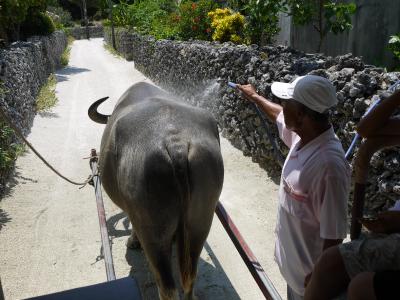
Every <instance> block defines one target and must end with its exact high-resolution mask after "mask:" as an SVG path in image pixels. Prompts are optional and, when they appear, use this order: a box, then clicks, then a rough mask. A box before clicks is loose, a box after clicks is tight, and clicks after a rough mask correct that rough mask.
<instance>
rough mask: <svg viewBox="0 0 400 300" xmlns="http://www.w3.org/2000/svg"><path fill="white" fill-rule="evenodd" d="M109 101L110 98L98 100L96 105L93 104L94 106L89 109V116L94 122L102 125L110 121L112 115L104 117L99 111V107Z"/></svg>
mask: <svg viewBox="0 0 400 300" xmlns="http://www.w3.org/2000/svg"><path fill="white" fill-rule="evenodd" d="M107 99H108V97H104V98H101V99H99V100H97V101H96V102H95V103H93V104H92V105H90V107H89V109H88V115H89V118H90V119H91V120H92V121H95V122H96V123H100V124H107V121H108V118H109V117H110V115H103V114H101V113H99V112H98V111H97V107H99V105H100V104H102V103H103V102H104V101H106V100H107Z"/></svg>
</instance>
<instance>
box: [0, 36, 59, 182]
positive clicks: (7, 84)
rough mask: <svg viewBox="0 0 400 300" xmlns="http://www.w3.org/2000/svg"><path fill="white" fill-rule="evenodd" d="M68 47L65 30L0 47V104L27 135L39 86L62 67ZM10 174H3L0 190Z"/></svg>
mask: <svg viewBox="0 0 400 300" xmlns="http://www.w3.org/2000/svg"><path fill="white" fill-rule="evenodd" d="M66 46H67V37H66V35H65V33H64V32H62V31H56V32H54V33H53V34H52V35H50V36H48V37H32V38H30V39H28V41H27V42H15V43H13V44H11V45H10V46H9V47H8V48H5V49H0V105H1V107H2V109H3V110H5V112H6V113H7V114H8V116H9V117H10V118H11V119H12V120H13V122H15V124H16V125H17V126H18V127H19V128H21V129H22V131H23V132H24V133H25V134H27V133H28V132H29V130H30V128H31V126H32V123H33V119H34V117H35V114H36V109H35V103H36V97H37V95H38V93H39V91H40V88H41V87H42V86H43V84H45V83H46V81H47V78H48V77H49V75H50V74H51V73H52V72H54V70H55V69H56V68H57V67H58V66H60V57H61V54H62V53H63V51H64V49H65V47H66ZM11 142H15V139H14V140H13V141H11ZM3 146H6V145H2V147H3ZM5 148H7V147H5ZM3 150H4V149H3ZM7 176H8V174H1V175H0V177H1V178H0V189H1V184H2V183H4V179H5V178H6V177H7Z"/></svg>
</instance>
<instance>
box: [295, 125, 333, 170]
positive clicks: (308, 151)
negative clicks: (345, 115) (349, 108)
mask: <svg viewBox="0 0 400 300" xmlns="http://www.w3.org/2000/svg"><path fill="white" fill-rule="evenodd" d="M332 139H336V135H335V131H334V130H333V127H332V126H331V127H330V128H329V129H327V130H325V131H324V132H323V133H321V134H320V135H319V136H317V137H316V138H314V139H313V140H311V141H310V142H308V143H307V144H306V145H304V146H303V148H301V149H300V150H297V148H298V147H299V144H300V141H301V140H300V139H298V140H297V142H296V143H295V144H294V146H293V149H292V151H291V152H290V159H291V158H297V159H298V160H299V161H300V163H301V164H302V165H304V164H305V162H306V161H307V160H308V159H309V158H310V156H311V155H312V154H314V153H315V151H317V150H318V149H320V148H321V147H322V146H324V145H326V144H327V142H328V141H329V140H332Z"/></svg>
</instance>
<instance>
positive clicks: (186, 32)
mask: <svg viewBox="0 0 400 300" xmlns="http://www.w3.org/2000/svg"><path fill="white" fill-rule="evenodd" d="M216 8H218V3H216V2H215V1H212V0H199V1H185V2H182V3H181V4H180V6H179V9H178V19H177V26H178V31H179V36H180V37H181V38H182V39H184V40H188V39H191V38H192V39H199V40H211V19H210V17H209V16H208V13H209V12H210V11H212V10H214V9H216Z"/></svg>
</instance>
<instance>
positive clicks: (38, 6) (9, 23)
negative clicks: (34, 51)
mask: <svg viewBox="0 0 400 300" xmlns="http://www.w3.org/2000/svg"><path fill="white" fill-rule="evenodd" d="M47 3H48V1H47V0H2V2H1V4H0V32H5V33H6V38H7V39H8V40H9V41H15V40H18V39H20V31H21V26H22V25H23V24H29V21H30V18H31V17H36V20H34V21H33V22H41V23H47V24H48V25H47V26H45V27H47V28H50V27H51V25H50V22H49V21H48V20H45V18H46V17H44V16H43V14H44V13H45V11H46V5H47ZM41 14H42V16H40V15H41ZM37 19H40V21H38V20H37ZM28 27H29V26H27V27H25V29H26V28H28ZM33 34H39V33H38V32H34V33H33ZM22 35H23V36H24V37H27V36H29V34H27V33H25V32H23V30H22Z"/></svg>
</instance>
